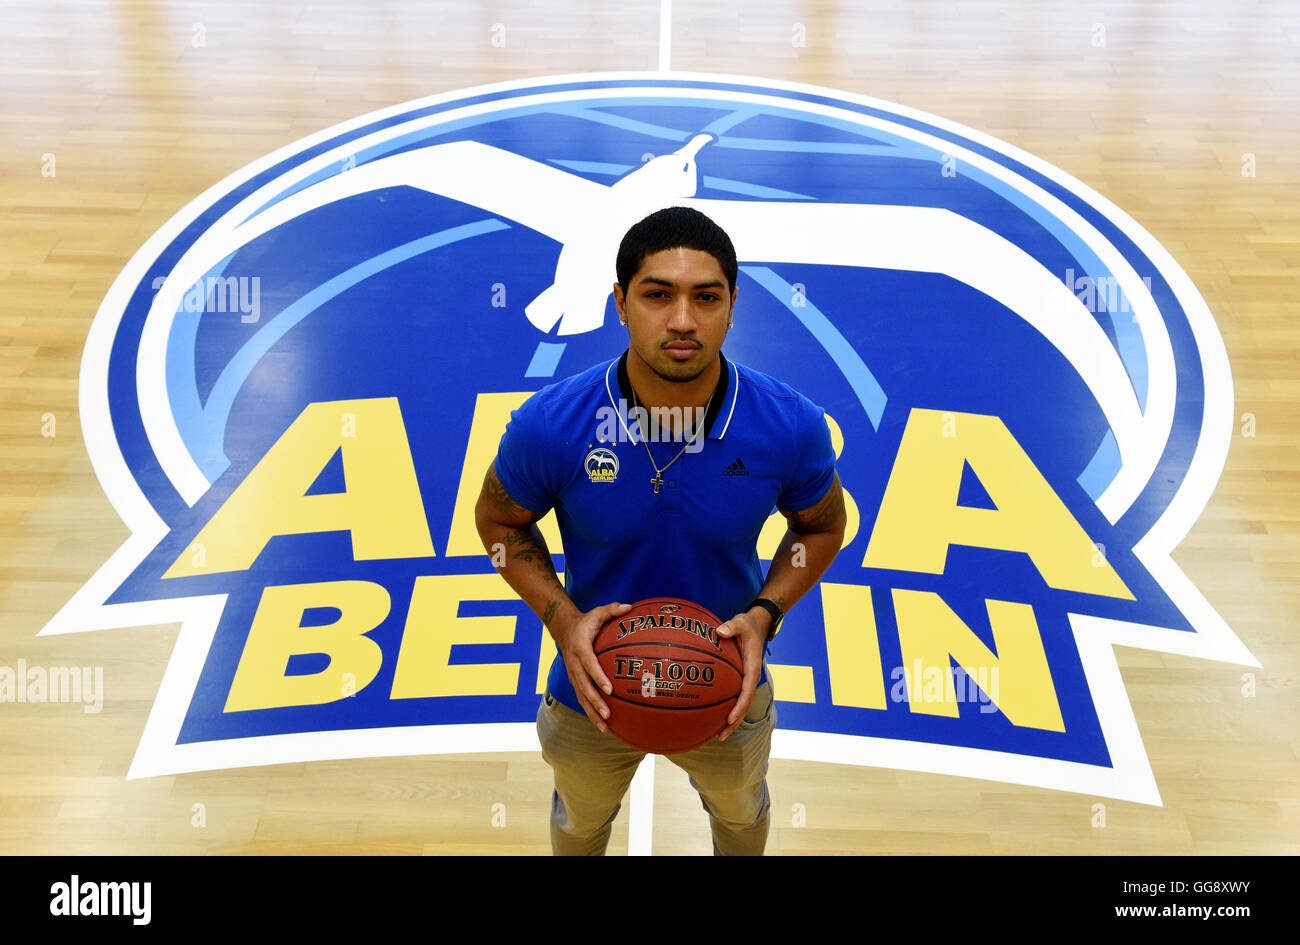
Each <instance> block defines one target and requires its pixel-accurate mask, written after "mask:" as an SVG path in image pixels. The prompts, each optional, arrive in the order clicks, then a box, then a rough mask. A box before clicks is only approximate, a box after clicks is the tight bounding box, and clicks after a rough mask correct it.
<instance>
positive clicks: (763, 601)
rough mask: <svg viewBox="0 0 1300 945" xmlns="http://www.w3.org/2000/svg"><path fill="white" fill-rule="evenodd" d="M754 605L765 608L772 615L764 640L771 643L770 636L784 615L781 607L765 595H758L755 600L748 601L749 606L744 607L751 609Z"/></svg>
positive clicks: (774, 633) (772, 635)
mask: <svg viewBox="0 0 1300 945" xmlns="http://www.w3.org/2000/svg"><path fill="white" fill-rule="evenodd" d="M755 607H762V608H763V609H764V610H766V611H767V612H768V613H769V614H771V615H772V625H771V626H770V627H768V628H767V641H766V642H768V643H771V642H772V637H774V636H776V628H777V627H778V626H779V625H780V623H781V618H782V617H784V616H785V614H783V613H781V608H780V607H778V606H776V604H774V603H773V602H772V601H770V600H768V599H767V598H766V597H759V598H757V599H755V600H752V601H750V602H749V606H748V607H746V608H745V609H746V610H752V609H753V608H755Z"/></svg>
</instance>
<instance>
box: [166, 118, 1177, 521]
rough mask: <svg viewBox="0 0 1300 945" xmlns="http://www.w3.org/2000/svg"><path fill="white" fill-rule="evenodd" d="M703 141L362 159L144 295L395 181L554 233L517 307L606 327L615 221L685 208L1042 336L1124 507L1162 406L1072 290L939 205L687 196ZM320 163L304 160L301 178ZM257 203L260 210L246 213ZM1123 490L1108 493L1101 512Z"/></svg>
mask: <svg viewBox="0 0 1300 945" xmlns="http://www.w3.org/2000/svg"><path fill="white" fill-rule="evenodd" d="M715 140H716V139H715V138H714V136H713V135H710V134H695V135H693V136H691V137H690V138H689V140H688V141H687V142H686V143H685V144H684V145H683V146H682V147H680V148H678V149H677V150H675V151H672V152H671V153H668V154H664V155H660V156H658V157H655V158H653V159H651V160H649V161H647V162H646V163H645V164H644V165H642V166H641V167H638V168H636V169H635V170H633V171H632V172H630V173H628V174H627V175H626V176H624V177H622V178H621V179H619V180H618V181H617V182H615V183H614V184H612V185H609V186H606V185H603V184H599V183H594V182H592V181H590V180H587V179H585V178H584V177H581V176H579V175H577V174H573V173H569V172H568V171H566V170H563V169H560V168H557V167H553V166H551V165H548V164H544V163H541V162H539V161H535V160H532V159H530V158H527V157H523V156H521V155H518V154H515V153H513V152H510V151H506V150H504V149H501V148H497V147H493V146H491V145H487V144H483V143H481V142H477V141H456V142H450V143H446V144H437V145H431V146H429V147H425V148H419V149H414V150H410V151H404V152H402V153H399V154H394V155H391V156H388V157H381V158H377V159H374V160H372V161H369V162H367V163H365V164H362V165H359V166H355V167H352V168H351V169H348V170H346V171H345V172H341V173H336V174H333V175H332V176H330V177H328V178H326V179H324V180H321V181H318V182H316V183H313V184H310V185H308V186H305V187H302V189H300V190H298V191H296V192H293V193H291V194H290V195H289V196H287V197H284V198H283V199H280V200H279V201H278V202H273V203H271V204H270V205H269V206H265V202H266V200H267V199H268V195H265V194H261V193H259V194H257V195H254V196H253V197H251V198H248V199H247V200H245V201H244V202H243V203H241V204H240V206H239V207H237V208H235V210H232V211H231V212H230V213H229V214H227V216H226V218H225V220H223V221H222V223H224V224H225V225H224V226H223V225H221V224H218V225H216V226H214V227H213V228H212V229H211V230H209V231H208V232H207V233H205V234H204V235H203V236H202V237H200V239H199V240H198V241H197V242H196V243H195V244H194V245H193V246H192V247H191V248H190V250H189V251H188V252H187V253H186V254H185V256H184V257H183V258H182V260H181V261H180V262H179V263H178V264H177V267H176V269H175V270H173V273H172V277H171V278H169V279H168V282H169V284H170V289H164V291H162V292H160V293H159V296H158V298H156V299H155V311H158V312H160V313H162V314H169V313H171V312H174V311H175V310H176V304H177V302H178V301H179V298H180V293H181V292H183V291H184V288H185V287H187V286H189V285H192V284H193V283H194V281H195V280H197V279H199V278H201V277H202V276H203V275H204V274H205V273H206V272H208V271H209V270H210V269H211V267H212V266H214V265H216V263H217V262H218V261H220V260H221V259H224V258H226V257H227V256H228V255H230V254H231V253H233V252H235V251H237V250H238V249H239V248H241V247H242V246H244V245H247V244H248V243H250V242H251V241H252V240H254V239H256V238H257V237H259V236H261V235H263V234H264V233H267V232H270V231H271V230H274V229H275V228H276V227H278V226H280V225H282V224H284V223H286V222H288V221H290V220H293V219H295V218H297V217H299V216H301V215H302V214H304V213H307V212H309V211H311V210H314V209H316V208H318V207H322V206H325V205H327V204H330V203H333V202H335V201H338V200H342V199H344V198H347V197H351V196H355V195H357V194H362V193H367V192H371V191H376V190H380V189H383V188H389V187H394V186H399V185H406V186H409V187H416V188H419V189H421V190H425V191H428V192H429V193H433V194H438V195H440V196H443V197H448V198H451V199H453V200H457V201H460V202H462V203H465V204H468V205H471V206H477V207H480V208H482V209H483V210H484V211H486V212H488V213H491V214H493V215H495V216H498V217H501V218H504V219H508V220H511V221H514V222H515V223H518V224H520V225H522V226H525V227H529V228H531V229H533V230H536V231H537V232H539V233H542V234H544V235H546V236H549V237H551V238H553V239H555V240H556V241H557V242H559V243H560V244H561V245H562V247H563V248H562V249H561V251H560V255H559V259H558V261H557V264H556V267H555V276H554V279H553V281H552V284H551V285H550V286H549V287H548V288H546V289H545V290H544V291H542V292H541V293H540V294H538V296H537V297H536V298H534V299H533V300H532V301H531V302H529V303H528V304H527V306H526V307H525V314H526V315H527V317H528V320H529V322H531V323H532V325H533V326H535V327H536V328H537V329H538V330H539V331H541V332H546V333H549V332H551V331H552V330H555V331H556V334H558V335H561V336H564V335H575V334H581V333H583V332H589V331H592V330H595V329H597V328H600V327H601V326H602V325H603V324H604V319H605V311H606V306H607V302H608V299H609V295H610V292H611V288H612V285H613V282H614V278H615V273H614V260H615V256H616V254H617V249H618V245H619V242H620V240H621V239H622V236H623V234H624V233H625V232H626V231H627V229H628V228H629V227H630V226H631V225H632V224H633V223H635V222H636V221H637V220H639V219H641V218H643V217H644V216H646V215H648V214H649V213H652V212H653V211H655V210H658V209H661V208H663V207H666V206H673V205H678V204H680V205H685V206H691V207H695V208H696V209H698V210H700V211H702V212H703V213H705V214H707V215H708V216H709V217H711V218H712V219H713V220H715V221H716V222H717V223H718V224H719V225H720V226H722V228H723V229H724V230H726V231H727V232H728V234H729V235H730V236H731V238H732V242H733V243H734V245H735V248H736V255H737V258H738V259H739V260H740V261H741V262H750V263H763V262H766V263H772V264H780V263H808V264H815V265H823V266H866V267H873V268H879V269H895V270H906V271H913V272H930V273H942V274H945V275H947V276H949V277H951V278H953V279H956V280H958V281H959V282H963V283H965V284H967V285H969V286H971V287H973V288H974V289H976V290H978V291H980V292H982V293H984V294H985V295H987V296H989V297H991V298H993V299H995V300H996V301H998V302H1000V303H1001V304H1002V305H1004V306H1006V307H1007V308H1008V309H1010V310H1011V311H1012V312H1014V313H1016V314H1017V315H1018V316H1020V317H1021V318H1022V319H1024V320H1025V321H1026V322H1028V323H1029V324H1030V325H1032V326H1033V327H1034V328H1036V329H1037V330H1038V331H1039V332H1040V333H1041V334H1042V335H1043V336H1044V337H1045V338H1046V339H1047V340H1048V341H1049V342H1050V343H1051V344H1052V345H1054V346H1055V347H1056V348H1057V350H1059V351H1060V352H1061V353H1062V354H1063V355H1064V356H1065V358H1066V359H1067V360H1068V361H1069V362H1070V363H1071V364H1072V365H1073V366H1074V368H1075V369H1076V370H1077V371H1078V373H1079V375H1080V377H1081V378H1082V379H1083V381H1084V383H1085V384H1087V386H1088V388H1089V389H1090V390H1091V392H1092V394H1093V396H1094V397H1095V398H1096V401H1097V403H1098V405H1099V406H1100V408H1101V410H1102V412H1103V413H1104V415H1105V417H1106V419H1107V421H1108V422H1109V424H1110V428H1111V430H1112V431H1113V432H1114V435H1115V442H1116V445H1117V446H1118V448H1119V452H1120V456H1121V460H1122V465H1123V467H1125V468H1124V472H1125V474H1126V475H1125V479H1126V480H1127V485H1126V487H1125V488H1124V489H1123V490H1122V491H1123V492H1124V493H1125V494H1126V497H1127V498H1128V499H1129V500H1130V501H1131V498H1132V496H1133V495H1135V494H1136V491H1137V490H1138V489H1139V488H1140V487H1141V485H1142V484H1144V483H1145V482H1146V479H1147V478H1149V475H1150V472H1151V470H1152V469H1153V468H1154V465H1155V462H1156V460H1157V459H1158V455H1159V454H1158V448H1159V444H1162V443H1163V442H1164V441H1165V439H1166V438H1167V435H1168V427H1169V425H1170V423H1171V417H1172V403H1170V404H1164V403H1163V402H1162V403H1159V404H1157V403H1149V404H1148V405H1147V412H1146V415H1145V416H1144V414H1143V411H1142V409H1141V408H1140V407H1139V404H1138V401H1137V397H1136V394H1135V391H1134V388H1133V384H1132V382H1131V381H1130V379H1129V377H1128V374H1127V371H1126V370H1125V367H1124V364H1123V361H1122V360H1121V358H1120V357H1119V355H1118V353H1117V352H1116V350H1115V348H1114V347H1113V346H1112V345H1111V343H1110V341H1109V339H1108V338H1107V336H1106V333H1105V331H1104V330H1103V329H1102V327H1101V326H1100V324H1099V323H1098V321H1097V319H1096V318H1095V317H1094V316H1093V315H1092V313H1091V312H1090V311H1089V310H1088V309H1087V308H1086V307H1085V306H1084V305H1083V303H1082V302H1081V301H1080V300H1079V299H1078V298H1076V297H1075V295H1074V292H1073V289H1072V288H1071V287H1070V286H1067V285H1066V284H1065V283H1064V282H1063V281H1062V280H1061V279H1060V278H1058V277H1057V276H1056V275H1054V274H1053V273H1051V272H1050V271H1048V270H1047V269H1046V268H1045V267H1043V266H1042V265H1041V264H1039V263H1038V262H1037V260H1035V259H1034V258H1033V257H1032V256H1030V255H1029V254H1028V253H1027V252H1025V251H1024V250H1023V249H1021V248H1020V247H1019V246H1017V245H1015V244H1014V243H1012V242H1010V241H1009V240H1007V239H1005V238H1003V237H1002V236H1000V235H998V234H997V233H995V232H993V231H992V230H989V229H987V228H986V227H984V226H981V225H980V224H978V223H975V222H974V221H972V220H970V219H967V218H966V217H963V216H961V215H959V214H957V213H954V212H952V211H950V210H946V209H942V208H933V207H916V206H896V205H873V204H855V203H828V202H815V201H793V200H770V199H756V200H718V199H700V198H696V197H695V194H696V192H697V189H698V182H699V175H698V171H697V167H696V158H697V156H698V155H699V154H700V152H701V151H702V150H703V149H704V148H705V147H706V146H707V145H709V144H710V143H712V142H714V141H715ZM320 169H321V165H319V164H318V165H317V166H316V167H315V168H313V169H310V170H304V171H303V173H304V175H306V174H308V173H319V171H320ZM280 186H281V187H283V184H281V185H280ZM259 200H260V201H261V203H258V202H257V201H259ZM258 206H265V209H262V210H260V211H256V210H254V208H256V207H258ZM889 304H891V305H893V306H895V307H896V308H897V310H898V314H899V316H900V317H904V318H924V317H925V316H926V313H925V312H919V311H911V310H909V309H908V306H907V300H906V299H894V300H890V303H889ZM1150 340H1151V339H1148V342H1150ZM1165 342H1166V343H1167V338H1165ZM1148 356H1149V357H1150V358H1151V359H1152V360H1151V368H1152V370H1153V371H1156V370H1161V369H1163V368H1164V367H1168V368H1169V369H1170V371H1171V370H1172V352H1166V351H1164V350H1163V349H1162V347H1161V346H1159V345H1155V346H1151V345H1150V344H1149V345H1148ZM1165 361H1168V365H1165ZM1157 362H1158V363H1157ZM1114 486H1115V483H1112V487H1114ZM1124 497H1125V496H1118V495H1117V496H1114V497H1113V498H1114V500H1116V504H1115V505H1114V506H1113V507H1114V508H1115V509H1118V508H1120V507H1121V506H1123V503H1122V502H1119V501H1118V500H1120V499H1122V498H1124ZM1108 514H1110V513H1108Z"/></svg>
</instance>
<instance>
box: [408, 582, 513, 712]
mask: <svg viewBox="0 0 1300 945" xmlns="http://www.w3.org/2000/svg"><path fill="white" fill-rule="evenodd" d="M514 598H515V593H514V591H512V590H511V589H510V585H509V584H507V583H506V582H505V581H504V580H502V578H501V577H500V576H499V575H497V574H429V575H423V576H421V577H418V578H416V579H415V590H414V591H412V593H411V610H410V614H409V615H408V617H407V620H406V630H405V631H404V632H403V634H402V647H401V651H400V652H399V653H398V655H397V670H396V673H395V674H394V677H393V693H392V696H393V698H394V699H427V698H431V697H436V696H513V695H514V694H515V693H516V692H517V691H518V689H519V664H518V663H467V664H456V665H452V663H451V648H452V647H453V646H456V645H457V644H463V643H511V642H513V641H514V638H515V618H514V617H458V616H456V611H457V610H458V609H459V607H460V602H461V601H462V600H513V599H514Z"/></svg>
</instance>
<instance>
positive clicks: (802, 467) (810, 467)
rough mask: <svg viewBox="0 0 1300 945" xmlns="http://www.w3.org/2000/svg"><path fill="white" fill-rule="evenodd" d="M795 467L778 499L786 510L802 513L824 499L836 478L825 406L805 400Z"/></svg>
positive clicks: (793, 455)
mask: <svg viewBox="0 0 1300 945" xmlns="http://www.w3.org/2000/svg"><path fill="white" fill-rule="evenodd" d="M791 461H792V467H791V470H790V472H789V473H788V475H787V477H786V480H785V483H784V485H783V487H782V489H781V495H780V497H778V499H777V501H776V507H777V508H778V509H780V510H781V511H783V512H801V511H803V510H804V509H809V508H812V507H813V506H814V505H816V504H817V503H818V502H820V501H821V500H822V498H823V497H825V495H826V491H827V490H828V489H830V487H831V483H832V482H834V481H835V449H834V447H833V446H832V445H831V431H830V427H828V426H827V424H826V415H825V413H824V412H823V411H822V408H820V407H818V406H817V405H816V404H814V403H812V402H811V401H805V402H804V403H803V405H802V409H801V410H800V411H799V422H798V425H797V428H796V430H795V437H794V448H793V450H792V451H791Z"/></svg>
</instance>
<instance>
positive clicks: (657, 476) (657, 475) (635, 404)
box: [632, 388, 716, 495]
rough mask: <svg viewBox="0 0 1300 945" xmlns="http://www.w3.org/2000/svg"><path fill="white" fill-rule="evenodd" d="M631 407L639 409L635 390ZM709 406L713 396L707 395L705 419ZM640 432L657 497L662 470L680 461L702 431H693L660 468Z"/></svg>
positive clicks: (661, 480) (662, 474)
mask: <svg viewBox="0 0 1300 945" xmlns="http://www.w3.org/2000/svg"><path fill="white" fill-rule="evenodd" d="M715 393H716V391H715ZM632 406H633V407H634V408H639V407H640V406H641V405H640V404H639V403H638V402H637V399H636V388H632ZM711 406H713V394H710V395H709V400H708V403H706V404H705V405H704V415H705V416H706V417H707V416H708V415H709V408H710V407H711ZM701 426H702V425H701ZM640 432H641V445H642V446H644V447H645V454H646V455H647V456H649V457H650V465H651V466H654V468H655V476H654V478H653V479H651V480H650V484H651V485H652V486H654V487H655V495H658V494H659V487H660V486H662V485H663V484H664V470H665V469H667V468H668V467H669V466H671V465H672V464H673V463H675V462H677V460H679V459H681V458H682V454H683V453H685V452H686V447H688V446H690V445H691V444H692V443H694V442H695V441H696V440H697V439H699V436H700V433H701V432H703V431H702V430H698V429H697V430H695V431H693V432H692V433H691V438H690V439H689V440H687V441H686V442H685V443H684V444H683V445H682V448H681V449H679V450H678V451H677V455H676V456H674V457H673V458H672V459H670V460H668V462H667V463H666V464H665V465H664V466H662V467H660V466H659V465H658V464H657V463H656V462H655V454H654V453H652V452H650V444H649V443H648V442H646V438H645V430H641V431H640Z"/></svg>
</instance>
